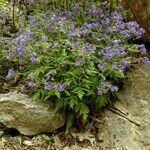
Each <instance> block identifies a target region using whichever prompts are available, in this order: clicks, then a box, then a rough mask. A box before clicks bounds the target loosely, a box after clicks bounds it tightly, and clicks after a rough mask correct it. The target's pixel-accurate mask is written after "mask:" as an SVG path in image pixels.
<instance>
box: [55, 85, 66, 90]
mask: <svg viewBox="0 0 150 150" xmlns="http://www.w3.org/2000/svg"><path fill="white" fill-rule="evenodd" d="M65 88H66V84H61V85H58V87H57V89H58V91H59V92H64V91H65Z"/></svg>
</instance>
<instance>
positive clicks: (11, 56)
mask: <svg viewBox="0 0 150 150" xmlns="http://www.w3.org/2000/svg"><path fill="white" fill-rule="evenodd" d="M13 56H14V54H13V53H12V52H11V53H9V54H8V56H7V59H8V60H10V59H12V58H13Z"/></svg>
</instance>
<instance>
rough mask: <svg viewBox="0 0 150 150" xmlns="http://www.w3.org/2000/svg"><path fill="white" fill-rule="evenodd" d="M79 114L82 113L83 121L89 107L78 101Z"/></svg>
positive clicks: (85, 118)
mask: <svg viewBox="0 0 150 150" xmlns="http://www.w3.org/2000/svg"><path fill="white" fill-rule="evenodd" d="M79 114H80V115H82V118H83V120H84V121H86V120H87V117H88V114H89V107H88V106H87V105H86V104H85V103H80V111H79Z"/></svg>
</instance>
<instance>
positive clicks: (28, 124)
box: [0, 92, 65, 136]
mask: <svg viewBox="0 0 150 150" xmlns="http://www.w3.org/2000/svg"><path fill="white" fill-rule="evenodd" d="M64 122H65V118H64V115H63V114H58V113H54V109H53V106H52V105H51V104H50V102H45V103H43V102H39V101H33V100H32V99H30V98H28V97H27V96H26V95H24V94H21V93H17V92H11V93H7V94H0V123H2V124H3V125H4V126H6V127H7V128H14V129H17V130H18V131H19V132H20V133H21V134H24V135H29V136H30V135H36V134H39V133H48V132H51V131H53V130H56V129H57V128H59V127H62V126H63V125H64Z"/></svg>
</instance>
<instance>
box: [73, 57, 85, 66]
mask: <svg viewBox="0 0 150 150" xmlns="http://www.w3.org/2000/svg"><path fill="white" fill-rule="evenodd" d="M83 64H85V60H84V59H78V60H77V61H76V62H75V65H76V66H81V65H83Z"/></svg>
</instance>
